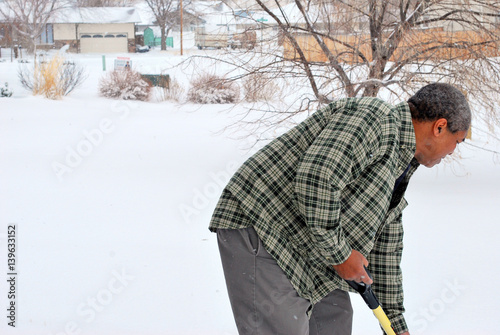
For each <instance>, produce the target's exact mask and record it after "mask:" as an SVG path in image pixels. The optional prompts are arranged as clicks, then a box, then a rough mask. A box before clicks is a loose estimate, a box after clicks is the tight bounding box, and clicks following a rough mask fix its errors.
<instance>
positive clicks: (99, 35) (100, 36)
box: [92, 34, 103, 38]
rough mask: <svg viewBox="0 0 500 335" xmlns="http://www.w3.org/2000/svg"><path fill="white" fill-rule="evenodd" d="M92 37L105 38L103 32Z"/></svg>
mask: <svg viewBox="0 0 500 335" xmlns="http://www.w3.org/2000/svg"><path fill="white" fill-rule="evenodd" d="M92 38H103V36H102V35H101V34H95V35H94V36H92Z"/></svg>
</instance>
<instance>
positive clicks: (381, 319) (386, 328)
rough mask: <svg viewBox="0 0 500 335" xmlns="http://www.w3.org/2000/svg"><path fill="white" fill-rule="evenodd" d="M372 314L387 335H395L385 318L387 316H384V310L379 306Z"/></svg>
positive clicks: (389, 322) (387, 319)
mask: <svg viewBox="0 0 500 335" xmlns="http://www.w3.org/2000/svg"><path fill="white" fill-rule="evenodd" d="M373 314H375V316H376V317H377V319H378V322H380V325H381V326H382V328H383V329H384V331H385V333H386V334H387V335H396V333H395V332H394V330H392V327H391V321H389V318H387V315H385V313H384V310H383V309H382V307H381V306H378V307H377V308H375V309H373Z"/></svg>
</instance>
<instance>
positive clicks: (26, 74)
mask: <svg viewBox="0 0 500 335" xmlns="http://www.w3.org/2000/svg"><path fill="white" fill-rule="evenodd" d="M18 76H19V79H20V81H21V84H22V85H23V87H24V88H26V89H28V90H30V91H32V92H33V94H34V95H43V96H45V97H46V98H49V99H60V98H61V97H62V96H65V95H68V94H69V93H71V92H72V91H73V90H74V89H75V88H76V87H78V86H79V85H80V84H81V83H83V81H84V80H85V79H86V78H87V74H86V71H85V69H84V68H83V67H81V66H78V65H76V64H74V63H71V62H66V61H65V60H64V58H63V57H62V56H60V55H55V56H54V57H52V58H51V59H50V60H47V61H46V60H44V59H42V60H40V61H38V62H35V64H34V67H33V68H31V69H30V68H28V67H26V66H24V67H20V68H19V72H18Z"/></svg>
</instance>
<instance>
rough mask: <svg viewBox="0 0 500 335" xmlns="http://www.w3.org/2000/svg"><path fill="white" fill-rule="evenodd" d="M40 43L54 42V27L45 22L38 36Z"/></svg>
mask: <svg viewBox="0 0 500 335" xmlns="http://www.w3.org/2000/svg"><path fill="white" fill-rule="evenodd" d="M38 43H40V44H54V27H53V26H52V24H50V23H47V24H46V25H45V27H44V28H43V30H42V33H41V34H40V37H39V38H38Z"/></svg>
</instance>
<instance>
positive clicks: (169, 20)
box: [146, 0, 180, 50]
mask: <svg viewBox="0 0 500 335" xmlns="http://www.w3.org/2000/svg"><path fill="white" fill-rule="evenodd" d="M146 3H147V4H148V6H149V8H150V9H151V11H152V12H153V15H154V16H155V19H156V24H158V26H159V27H160V30H161V50H166V49H167V35H168V33H169V32H170V30H171V29H172V27H173V26H174V25H176V24H179V23H180V14H179V10H180V6H179V1H177V0H146Z"/></svg>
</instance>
